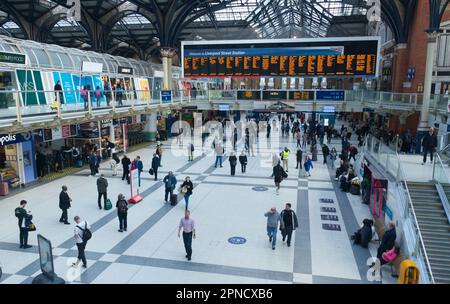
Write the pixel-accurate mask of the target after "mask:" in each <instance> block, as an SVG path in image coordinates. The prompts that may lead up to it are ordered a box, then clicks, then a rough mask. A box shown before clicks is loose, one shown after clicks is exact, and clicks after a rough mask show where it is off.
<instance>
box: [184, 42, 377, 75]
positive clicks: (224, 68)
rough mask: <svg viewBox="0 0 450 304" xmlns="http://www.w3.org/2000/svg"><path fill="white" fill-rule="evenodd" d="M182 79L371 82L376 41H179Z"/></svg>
mask: <svg viewBox="0 0 450 304" xmlns="http://www.w3.org/2000/svg"><path fill="white" fill-rule="evenodd" d="M182 57H183V58H182V63H183V73H184V76H183V77H186V78H189V77H191V78H205V77H210V78H216V77H246V78H248V77H317V76H324V77H353V76H362V77H374V76H376V75H377V71H378V59H379V37H346V38H345V40H344V39H343V38H313V39H290V40H282V39H272V40H232V41H183V42H182Z"/></svg>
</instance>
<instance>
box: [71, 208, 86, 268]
mask: <svg viewBox="0 0 450 304" xmlns="http://www.w3.org/2000/svg"><path fill="white" fill-rule="evenodd" d="M73 220H74V221H75V228H74V230H73V233H74V238H75V242H76V244H77V249H78V259H77V262H76V263H73V264H72V266H73V267H78V264H80V262H83V267H84V268H86V267H87V262H86V255H85V253H84V250H85V249H86V242H84V241H83V234H84V231H85V230H86V229H90V226H89V224H88V222H87V221H81V219H80V217H79V216H75V217H74V218H73Z"/></svg>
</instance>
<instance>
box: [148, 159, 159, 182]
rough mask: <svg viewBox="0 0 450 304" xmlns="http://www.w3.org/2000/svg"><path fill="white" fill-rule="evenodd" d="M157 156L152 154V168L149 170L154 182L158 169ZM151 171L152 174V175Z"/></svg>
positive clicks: (156, 178)
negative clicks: (153, 176)
mask: <svg viewBox="0 0 450 304" xmlns="http://www.w3.org/2000/svg"><path fill="white" fill-rule="evenodd" d="M160 164H161V163H160V161H159V155H158V154H156V153H154V154H153V158H152V168H151V169H150V170H149V172H150V174H151V175H153V174H154V175H155V181H156V180H158V168H159V167H160ZM152 171H153V174H152Z"/></svg>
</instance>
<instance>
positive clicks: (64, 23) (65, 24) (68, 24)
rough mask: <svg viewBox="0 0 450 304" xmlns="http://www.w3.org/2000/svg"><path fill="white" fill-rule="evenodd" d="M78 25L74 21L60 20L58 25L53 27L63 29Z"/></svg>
mask: <svg viewBox="0 0 450 304" xmlns="http://www.w3.org/2000/svg"><path fill="white" fill-rule="evenodd" d="M78 26H80V24H79V23H78V22H77V21H75V20H70V19H61V20H59V21H58V23H56V24H55V27H58V28H64V27H78Z"/></svg>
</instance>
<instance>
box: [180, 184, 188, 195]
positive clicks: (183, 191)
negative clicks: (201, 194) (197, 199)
mask: <svg viewBox="0 0 450 304" xmlns="http://www.w3.org/2000/svg"><path fill="white" fill-rule="evenodd" d="M180 192H181V193H183V194H186V193H187V192H188V189H187V187H186V186H184V187H181V191H180Z"/></svg>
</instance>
